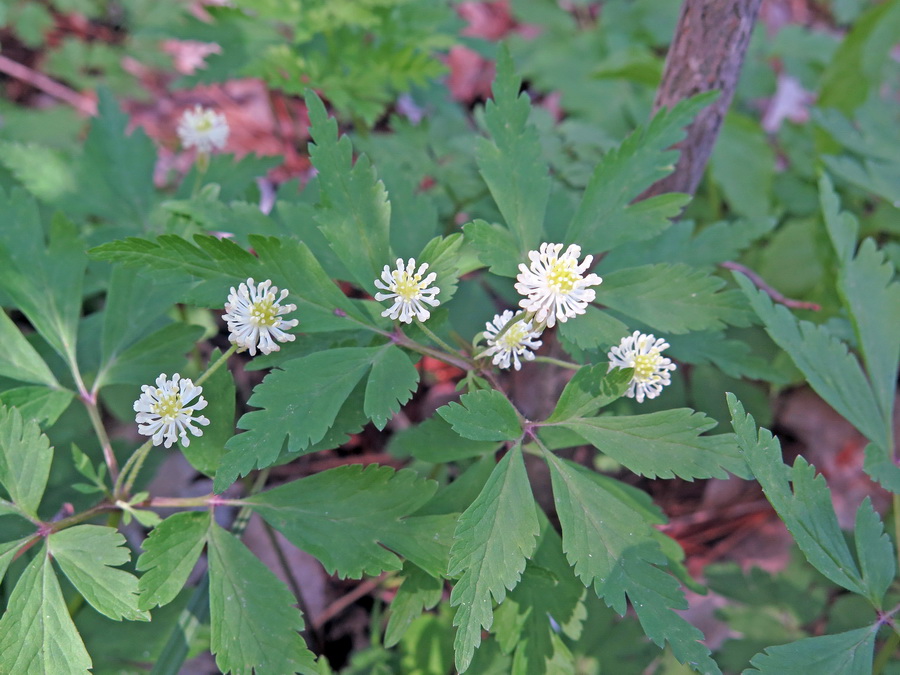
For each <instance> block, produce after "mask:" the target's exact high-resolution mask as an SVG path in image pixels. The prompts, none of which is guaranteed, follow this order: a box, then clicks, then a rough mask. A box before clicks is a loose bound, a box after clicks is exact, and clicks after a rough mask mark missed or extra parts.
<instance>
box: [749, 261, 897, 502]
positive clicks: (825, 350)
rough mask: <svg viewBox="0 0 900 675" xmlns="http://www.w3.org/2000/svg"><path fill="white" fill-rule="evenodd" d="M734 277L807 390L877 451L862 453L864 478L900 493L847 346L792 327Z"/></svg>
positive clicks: (798, 324) (800, 324)
mask: <svg viewBox="0 0 900 675" xmlns="http://www.w3.org/2000/svg"><path fill="white" fill-rule="evenodd" d="M734 277H735V280H736V281H737V282H738V284H739V285H740V287H741V289H742V290H743V291H744V293H745V294H746V296H747V297H748V298H749V299H750V305H751V306H752V307H753V309H754V310H755V311H756V313H757V314H758V315H759V318H760V319H762V321H763V323H764V324H765V326H766V332H767V333H768V334H769V336H770V337H771V338H772V340H774V341H775V343H776V344H777V345H778V346H779V347H781V348H782V349H783V350H785V351H786V352H787V353H788V356H790V357H791V360H792V361H793V362H794V363H795V364H796V366H797V367H798V368H799V369H800V371H801V372H802V373H803V374H804V375H805V376H806V379H807V380H808V381H809V385H810V386H811V387H812V388H813V389H814V390H815V391H816V393H817V394H819V396H821V397H822V398H823V399H825V401H826V402H827V403H828V405H830V406H831V407H832V408H834V409H835V410H836V411H837V412H838V414H840V415H841V416H843V417H845V418H846V419H847V420H848V421H849V422H850V423H851V424H852V425H853V426H855V427H856V428H857V429H859V430H860V431H861V432H862V433H863V434H864V435H865V436H866V437H867V438H868V439H869V440H871V441H872V442H873V443H874V444H877V445H878V450H876V449H875V448H873V447H872V446H871V445H870V446H869V447H868V448H866V463H865V466H864V468H865V470H866V472H867V473H869V475H871V476H872V477H873V478H874V479H875V480H877V481H879V482H880V483H882V485H885V487H887V488H888V489H896V490H900V468H898V467H897V466H896V465H893V464H892V463H891V462H890V461H889V459H887V458H886V455H887V454H889V453H888V452H887V451H886V450H885V448H887V447H888V446H887V445H886V440H885V438H886V434H887V431H886V429H885V425H884V424H883V419H882V416H881V415H880V414H879V406H878V401H877V399H876V398H875V395H874V393H873V392H872V388H871V387H870V386H869V382H868V380H866V376H865V375H864V374H863V371H862V369H861V368H860V367H859V363H858V362H857V361H856V359H855V358H854V357H853V356H852V355H851V354H850V353H849V352H848V351H847V346H846V345H844V344H843V343H842V342H841V341H840V340H838V339H837V338H836V337H835V336H834V335H832V334H831V333H830V332H829V331H828V329H827V328H825V327H824V326H816V325H814V324H812V323H810V322H808V321H797V319H796V318H795V317H794V316H793V315H792V314H791V313H790V312H789V311H788V309H787V308H786V307H784V306H782V305H774V304H773V303H772V301H771V300H770V299H769V296H768V295H766V293H765V292H764V291H761V290H756V288H755V287H754V286H753V284H752V283H751V282H750V280H749V279H747V278H746V277H745V276H744V275H742V274H735V275H734Z"/></svg>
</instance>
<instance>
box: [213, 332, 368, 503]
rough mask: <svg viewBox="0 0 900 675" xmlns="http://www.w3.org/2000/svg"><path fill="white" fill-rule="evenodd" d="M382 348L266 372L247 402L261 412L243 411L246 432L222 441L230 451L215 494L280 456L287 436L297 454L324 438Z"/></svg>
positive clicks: (337, 353) (329, 353) (333, 352)
mask: <svg viewBox="0 0 900 675" xmlns="http://www.w3.org/2000/svg"><path fill="white" fill-rule="evenodd" d="M380 351H381V348H380V347H343V348H337V349H329V350H326V351H321V352H316V353H314V354H310V355H309V356H304V357H303V358H299V359H294V360H292V361H288V362H287V363H285V364H284V366H283V367H282V369H280V370H273V371H272V372H271V373H269V374H268V375H267V376H266V378H265V379H264V380H263V382H262V383H261V384H259V385H257V387H256V388H255V389H254V392H253V395H252V396H251V397H250V400H249V401H248V403H249V404H250V405H252V406H255V407H257V408H262V410H254V411H251V412H248V413H246V414H244V415H243V416H242V417H241V418H240V419H239V420H238V427H240V428H241V429H247V431H246V432H245V433H243V434H238V435H237V436H235V437H234V438H232V439H231V440H230V441H229V442H228V443H227V444H226V448H228V453H227V454H226V455H225V456H224V457H223V458H222V464H221V466H220V467H219V470H218V471H217V472H216V481H215V490H216V492H221V491H222V490H224V489H225V488H227V487H228V486H229V485H231V483H233V482H234V481H235V480H236V479H237V477H238V476H239V475H241V476H243V475H246V474H247V473H249V472H250V471H252V470H253V469H254V468H260V469H262V468H265V467H267V466H270V465H271V464H272V463H273V462H274V461H275V460H276V459H277V458H278V456H279V454H281V449H282V446H283V445H284V440H285V437H287V438H288V442H287V451H288V452H301V451H303V450H305V449H307V448H309V447H310V445H312V444H314V443H317V442H319V441H320V440H322V438H323V437H324V436H325V434H326V433H327V432H328V430H329V429H330V428H331V426H332V425H333V424H334V421H335V418H336V417H337V415H338V412H339V411H340V409H341V406H342V405H343V404H344V402H345V401H346V400H347V398H348V397H349V396H350V393H351V392H352V391H353V389H354V388H355V387H356V385H357V384H358V383H359V381H360V380H362V378H363V376H364V375H365V374H366V372H367V371H368V370H369V367H370V365H371V363H372V360H373V359H374V358H375V356H376V355H377V354H378V353H379V352H380Z"/></svg>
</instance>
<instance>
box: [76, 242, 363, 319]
mask: <svg viewBox="0 0 900 675" xmlns="http://www.w3.org/2000/svg"><path fill="white" fill-rule="evenodd" d="M249 240H250V245H251V246H252V247H253V249H254V250H255V251H256V253H257V256H254V255H252V254H251V253H248V252H247V251H245V250H244V249H242V248H241V247H240V246H238V245H237V244H235V243H234V242H232V241H229V240H228V239H218V238H216V237H211V236H206V235H196V236H195V237H194V240H193V241H194V243H191V242H189V241H188V240H186V239H183V238H182V237H178V236H176V235H163V236H161V237H158V238H157V239H156V240H154V241H149V240H146V239H137V238H133V237H132V238H128V239H122V240H119V241H114V242H110V243H109V244H104V245H102V246H98V247H96V248H93V249H91V251H90V254H91V256H92V257H94V258H96V259H98V260H106V261H109V262H116V263H121V264H123V265H126V266H127V267H131V268H137V269H141V270H146V271H148V272H165V274H166V275H167V278H169V279H171V280H172V282H173V283H174V282H176V281H177V282H178V283H180V284H181V285H182V287H183V289H182V293H181V295H180V296H179V297H178V300H179V301H182V302H194V303H196V304H200V305H205V306H209V307H222V306H223V305H224V304H225V302H226V300H227V297H228V289H229V287H230V286H237V284H239V283H240V282H242V281H245V280H246V279H247V278H248V277H253V278H254V279H256V280H257V281H262V280H264V279H271V280H272V281H273V283H274V284H275V285H276V286H278V287H279V288H287V289H288V290H289V291H290V292H291V294H290V295H289V296H288V298H287V299H286V301H287V302H292V303H294V304H296V305H297V315H298V316H299V317H300V320H301V321H302V322H303V326H302V330H303V331H304V332H322V331H332V330H356V329H358V328H359V326H358V325H357V324H353V323H351V322H348V321H346V320H345V319H344V318H342V317H341V316H338V315H337V314H336V313H335V312H336V311H338V310H339V312H338V313H341V312H343V313H344V314H346V315H348V316H350V317H353V318H355V319H356V320H358V321H362V322H364V323H365V322H366V317H365V315H363V314H361V313H360V312H359V311H358V310H357V309H356V307H355V306H354V305H353V304H352V303H351V302H350V300H349V299H348V298H347V297H346V296H345V295H344V294H343V293H341V291H340V289H339V288H338V287H337V286H336V285H335V284H334V282H332V281H331V279H329V278H328V276H327V275H326V274H325V272H324V271H323V270H322V266H321V265H320V264H319V263H318V261H317V260H316V257H315V256H314V255H313V254H312V252H311V251H310V250H309V247H308V246H306V244H304V243H302V242H299V241H295V240H292V239H275V238H271V237H260V236H256V235H251V236H250V237H249ZM198 282H199V283H198Z"/></svg>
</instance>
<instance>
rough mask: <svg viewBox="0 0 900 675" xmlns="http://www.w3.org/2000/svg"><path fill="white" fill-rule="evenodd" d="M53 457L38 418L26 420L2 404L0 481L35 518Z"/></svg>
mask: <svg viewBox="0 0 900 675" xmlns="http://www.w3.org/2000/svg"><path fill="white" fill-rule="evenodd" d="M52 461H53V448H51V447H50V441H48V440H47V437H46V436H44V435H43V434H42V433H41V428H40V427H39V426H38V424H37V422H36V421H34V420H28V421H23V420H22V415H21V414H19V411H18V410H16V409H15V408H0V484H2V485H3V487H5V488H6V491H7V493H9V496H10V498H12V500H13V502H14V503H15V504H16V506H18V507H19V508H20V509H22V510H23V511H24V512H25V513H27V514H28V515H30V516H33V517H35V518H36V517H37V509H38V506H40V504H41V497H43V496H44V488H46V487H47V477H48V476H49V475H50V464H51V462H52Z"/></svg>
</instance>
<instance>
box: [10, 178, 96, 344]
mask: <svg viewBox="0 0 900 675" xmlns="http://www.w3.org/2000/svg"><path fill="white" fill-rule="evenodd" d="M4 202H5V203H4ZM0 213H2V214H3V215H4V216H7V218H8V220H7V221H6V223H5V224H3V226H2V227H0V265H2V266H3V275H2V276H0V288H2V289H3V290H4V291H5V292H6V293H7V294H8V295H9V297H10V298H11V299H12V301H13V302H14V303H15V305H16V306H17V307H18V308H19V309H20V310H22V313H24V314H25V316H27V317H28V320H29V321H30V322H31V325H32V326H34V328H35V330H37V332H38V333H40V334H41V337H43V338H44V339H45V340H46V341H47V343H48V344H49V345H50V346H51V347H53V349H54V350H56V352H57V353H58V354H59V355H60V356H62V357H63V358H64V359H66V360H67V361H68V362H71V361H73V360H74V358H75V357H74V354H75V340H76V335H77V331H78V321H79V319H80V316H81V300H82V298H81V287H82V281H83V279H84V270H85V266H86V265H87V256H85V254H84V244H83V243H82V242H81V240H80V239H79V237H78V231H77V229H76V228H75V226H74V225H72V224H71V223H70V222H68V221H67V220H65V218H63V217H62V216H61V215H57V216H56V217H55V218H54V219H53V221H52V223H51V226H50V236H49V242H45V240H44V228H43V226H42V224H41V221H40V218H39V216H38V213H37V209H36V206H35V204H34V202H33V201H32V200H31V199H30V198H28V197H25V196H24V194H23V193H21V192H20V191H14V192H13V193H12V195H11V197H10V199H9V200H8V201H7V200H6V199H5V197H4V195H3V194H2V191H0Z"/></svg>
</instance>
